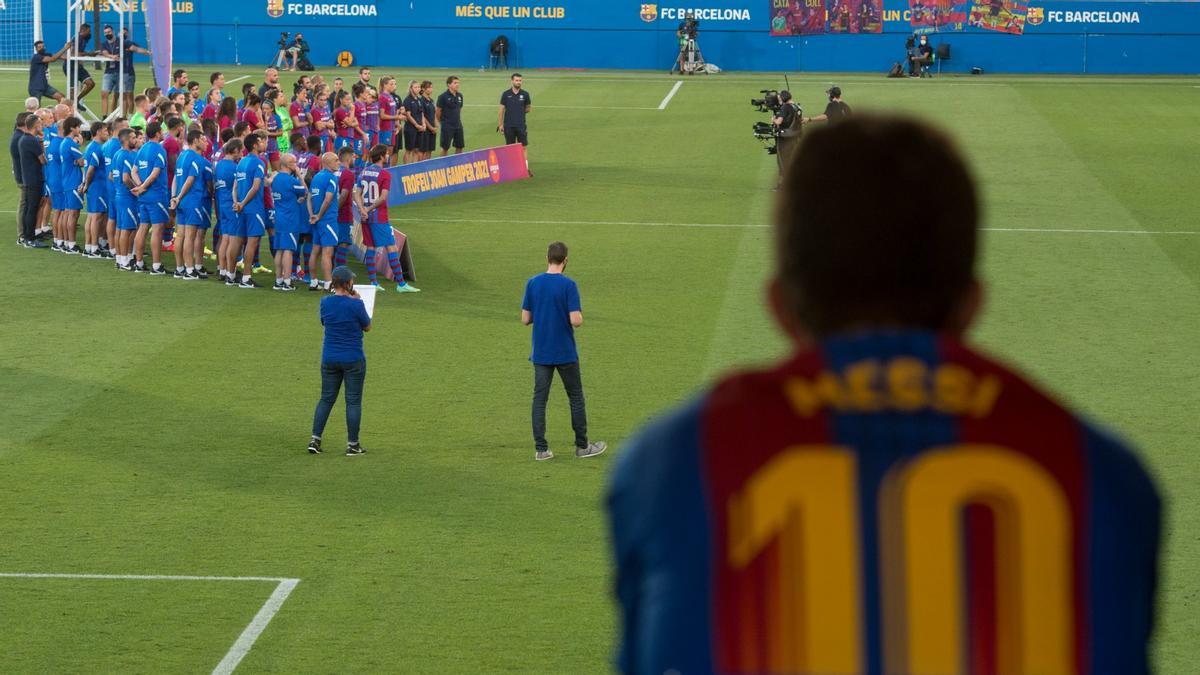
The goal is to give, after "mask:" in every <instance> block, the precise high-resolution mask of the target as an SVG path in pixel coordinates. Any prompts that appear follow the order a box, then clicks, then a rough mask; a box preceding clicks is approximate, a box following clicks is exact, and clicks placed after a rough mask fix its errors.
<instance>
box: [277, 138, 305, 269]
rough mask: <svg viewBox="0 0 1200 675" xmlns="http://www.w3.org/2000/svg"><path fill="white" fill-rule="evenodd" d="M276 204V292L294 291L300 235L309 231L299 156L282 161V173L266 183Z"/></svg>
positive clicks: (280, 162)
mask: <svg viewBox="0 0 1200 675" xmlns="http://www.w3.org/2000/svg"><path fill="white" fill-rule="evenodd" d="M267 182H268V183H269V187H270V190H271V196H272V198H273V199H274V202H275V286H274V290H277V291H294V290H296V289H295V287H294V286H292V279H291V277H292V270H294V269H295V265H294V264H293V263H294V262H295V256H296V252H297V251H298V250H300V233H301V232H302V231H306V230H308V228H309V222H308V214H309V209H308V188H307V187H305V185H304V181H302V180H300V179H299V178H298V177H297V176H296V156H295V155H293V154H291V153H289V154H286V155H284V156H283V158H282V159H281V160H279V171H277V172H275V173H274V174H272V175H271V178H270V179H269V180H268V181H267Z"/></svg>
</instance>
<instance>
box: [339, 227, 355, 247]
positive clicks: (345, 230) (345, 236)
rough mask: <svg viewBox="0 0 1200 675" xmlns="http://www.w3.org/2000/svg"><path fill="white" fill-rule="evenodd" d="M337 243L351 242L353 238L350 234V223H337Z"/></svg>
mask: <svg viewBox="0 0 1200 675" xmlns="http://www.w3.org/2000/svg"><path fill="white" fill-rule="evenodd" d="M337 233H338V243H339V244H353V243H354V240H353V239H352V238H351V236H350V223H338V224H337Z"/></svg>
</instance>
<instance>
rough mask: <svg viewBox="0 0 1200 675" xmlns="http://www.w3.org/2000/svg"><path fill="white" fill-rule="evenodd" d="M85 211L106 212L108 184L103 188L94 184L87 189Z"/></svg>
mask: <svg viewBox="0 0 1200 675" xmlns="http://www.w3.org/2000/svg"><path fill="white" fill-rule="evenodd" d="M87 212H88V213H108V184H107V183H105V186H104V188H101V187H100V186H99V185H94V186H92V187H90V188H88V191H87Z"/></svg>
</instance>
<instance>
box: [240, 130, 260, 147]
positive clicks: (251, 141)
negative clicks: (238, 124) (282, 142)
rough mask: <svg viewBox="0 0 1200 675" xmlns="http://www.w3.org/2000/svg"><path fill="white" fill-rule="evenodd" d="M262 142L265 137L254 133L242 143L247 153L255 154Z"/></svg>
mask: <svg viewBox="0 0 1200 675" xmlns="http://www.w3.org/2000/svg"><path fill="white" fill-rule="evenodd" d="M262 142H263V137H262V136H260V135H259V134H257V133H253V134H250V135H249V136H246V139H245V140H244V141H242V145H245V146H246V152H254V151H255V150H257V149H258V146H259V145H261V144H262Z"/></svg>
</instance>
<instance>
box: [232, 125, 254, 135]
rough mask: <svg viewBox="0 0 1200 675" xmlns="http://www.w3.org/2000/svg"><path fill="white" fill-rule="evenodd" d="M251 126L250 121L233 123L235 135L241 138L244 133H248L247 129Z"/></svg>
mask: <svg viewBox="0 0 1200 675" xmlns="http://www.w3.org/2000/svg"><path fill="white" fill-rule="evenodd" d="M249 128H250V123H249V122H238V123H237V124H235V125H233V135H234V136H237V137H238V138H241V136H242V134H244V133H246V130H248V129H249Z"/></svg>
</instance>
